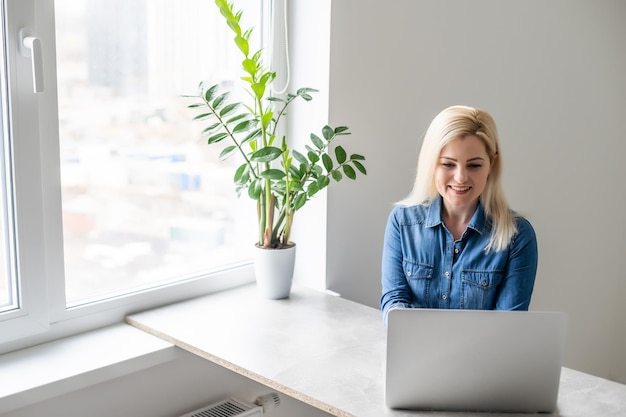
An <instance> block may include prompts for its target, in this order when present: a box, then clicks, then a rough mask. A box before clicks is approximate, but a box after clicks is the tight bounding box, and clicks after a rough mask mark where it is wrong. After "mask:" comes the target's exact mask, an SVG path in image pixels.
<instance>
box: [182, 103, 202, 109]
mask: <svg viewBox="0 0 626 417" xmlns="http://www.w3.org/2000/svg"><path fill="white" fill-rule="evenodd" d="M198 107H206V104H204V103H193V104H190V105H188V106H187V108H188V109H196V108H198Z"/></svg>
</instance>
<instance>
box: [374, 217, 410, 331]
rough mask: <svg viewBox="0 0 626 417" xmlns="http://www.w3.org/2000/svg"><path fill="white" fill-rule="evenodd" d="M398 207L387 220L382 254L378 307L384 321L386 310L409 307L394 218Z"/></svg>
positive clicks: (400, 246) (397, 231) (400, 242)
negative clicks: (380, 293)
mask: <svg viewBox="0 0 626 417" xmlns="http://www.w3.org/2000/svg"><path fill="white" fill-rule="evenodd" d="M397 210H398V208H396V209H394V210H393V211H392V212H391V214H390V215H389V218H388V220H387V226H386V228H385V238H384V242H383V254H382V279H381V283H382V297H381V299H380V308H381V310H382V312H383V318H384V320H385V323H386V322H387V312H388V311H389V310H390V309H391V308H410V307H411V298H412V296H411V289H410V288H409V284H408V283H407V281H406V277H405V276H404V271H403V269H402V240H401V232H400V225H399V223H398V219H397V218H396V213H397Z"/></svg>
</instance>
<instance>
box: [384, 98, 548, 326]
mask: <svg viewBox="0 0 626 417" xmlns="http://www.w3.org/2000/svg"><path fill="white" fill-rule="evenodd" d="M499 150H500V144H499V141H498V134H497V131H496V125H495V122H494V120H493V119H492V118H491V116H490V115H489V114H488V113H486V112H484V111H482V110H478V109H474V108H471V107H466V106H452V107H449V108H447V109H444V110H443V111H442V112H441V113H439V115H437V116H436V117H435V119H434V120H433V121H432V123H431V124H430V127H429V128H428V130H427V132H426V135H425V137H424V142H423V144H422V148H421V150H420V154H419V158H418V164H417V176H416V178H415V184H414V186H413V191H412V192H411V194H409V196H408V197H407V198H405V199H404V200H402V201H401V202H400V203H398V204H397V205H396V207H394V209H393V210H392V212H391V214H390V216H389V219H388V222H387V227H386V231H385V241H384V247H383V256H382V297H381V301H380V304H381V309H382V311H383V315H384V317H385V321H386V317H387V312H388V311H389V310H390V309H392V308H454V309H481V310H494V309H495V310H528V306H529V304H530V297H531V294H532V291H533V286H534V282H535V274H536V272H537V240H536V236H535V231H534V230H533V227H532V226H531V224H530V223H529V222H528V221H527V220H526V219H524V218H523V217H521V216H519V215H518V214H516V213H515V212H513V211H511V210H510V209H509V207H508V205H507V202H506V199H505V197H504V192H503V190H502V185H501V182H500V176H501V171H502V157H501V156H500V154H499Z"/></svg>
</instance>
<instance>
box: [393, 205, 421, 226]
mask: <svg viewBox="0 0 626 417" xmlns="http://www.w3.org/2000/svg"><path fill="white" fill-rule="evenodd" d="M430 207H431V206H427V205H423V204H417V205H408V206H407V205H402V204H397V205H395V206H394V207H393V209H392V210H391V213H390V215H389V217H390V218H393V219H395V220H396V221H397V222H398V223H401V224H402V223H422V222H424V221H425V220H426V219H427V218H428V213H429V211H430Z"/></svg>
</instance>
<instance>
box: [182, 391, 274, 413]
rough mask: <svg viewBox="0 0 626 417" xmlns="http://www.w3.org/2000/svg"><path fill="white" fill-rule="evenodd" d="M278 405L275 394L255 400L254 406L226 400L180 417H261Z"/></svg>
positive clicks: (229, 399)
mask: <svg viewBox="0 0 626 417" xmlns="http://www.w3.org/2000/svg"><path fill="white" fill-rule="evenodd" d="M279 405H280V397H279V396H278V394H275V393H271V394H267V395H263V396H261V397H259V398H257V399H256V401H255V402H254V404H251V403H247V402H245V401H239V400H236V399H234V398H228V399H226V400H223V401H220V402H217V403H214V404H211V405H208V406H206V407H202V408H199V409H197V410H195V411H192V412H191V413H187V414H185V415H182V416H180V417H261V416H262V415H263V413H264V412H265V411H267V410H269V409H271V408H276V407H278V406H279Z"/></svg>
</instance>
